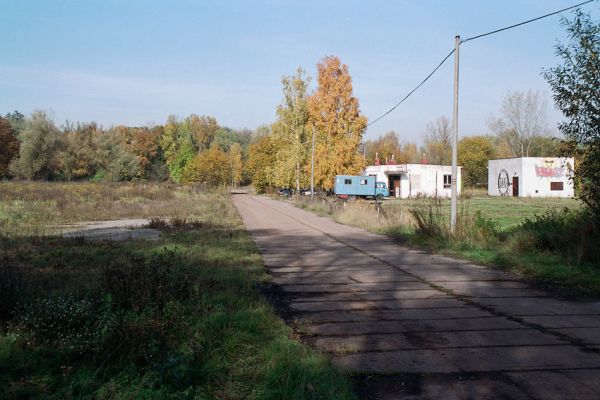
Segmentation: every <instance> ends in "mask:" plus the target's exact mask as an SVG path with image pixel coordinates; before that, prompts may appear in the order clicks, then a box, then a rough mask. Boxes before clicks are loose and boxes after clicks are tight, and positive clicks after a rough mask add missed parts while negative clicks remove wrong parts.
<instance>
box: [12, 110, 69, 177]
mask: <svg viewBox="0 0 600 400" xmlns="http://www.w3.org/2000/svg"><path fill="white" fill-rule="evenodd" d="M19 141H20V142H21V143H20V147H19V157H18V158H15V159H13V160H12V161H11V163H10V166H9V169H10V171H11V172H12V173H13V174H14V175H15V176H16V177H18V178H22V179H27V180H32V179H48V178H49V177H50V176H51V175H52V173H53V171H54V170H55V166H56V161H57V160H56V155H57V153H58V151H60V147H61V145H62V134H61V132H60V130H59V129H58V128H57V127H56V126H55V125H54V122H53V121H52V120H51V119H50V118H49V117H48V115H47V114H46V113H45V112H44V111H35V112H34V113H33V114H32V115H31V117H30V118H29V119H27V121H26V122H25V126H24V128H23V131H21V133H20V134H19Z"/></svg>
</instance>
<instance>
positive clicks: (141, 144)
mask: <svg viewBox="0 0 600 400" xmlns="http://www.w3.org/2000/svg"><path fill="white" fill-rule="evenodd" d="M162 134H163V128H162V127H161V126H155V127H153V128H146V127H142V128H130V129H129V133H128V140H127V146H126V149H127V151H128V152H130V153H131V154H133V155H134V156H135V157H136V159H137V161H138V173H137V176H138V178H140V179H148V178H149V177H150V176H151V175H153V174H155V173H156V168H157V166H156V162H157V161H159V162H162V160H159V158H160V156H161V151H160V138H161V136H162Z"/></svg>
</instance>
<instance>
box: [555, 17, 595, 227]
mask: <svg viewBox="0 0 600 400" xmlns="http://www.w3.org/2000/svg"><path fill="white" fill-rule="evenodd" d="M562 24H563V25H564V26H565V27H566V29H567V33H568V37H569V41H568V42H567V43H566V44H564V43H563V44H558V45H557V46H556V54H557V55H558V56H559V57H561V58H562V61H563V63H562V65H558V66H556V67H554V68H550V69H548V70H546V71H545V72H544V77H545V78H546V80H547V81H548V83H549V84H550V87H551V88H552V91H553V92H554V96H553V97H554V102H555V105H556V107H557V108H558V109H559V110H561V111H562V113H563V115H564V116H565V119H566V120H565V121H564V122H562V123H560V124H559V126H558V127H559V129H560V131H561V132H562V133H563V135H564V136H565V138H566V139H567V140H571V141H573V142H574V143H575V144H576V145H577V146H579V148H580V160H579V165H578V169H577V170H576V175H575V176H576V179H577V180H578V183H579V188H580V197H581V199H582V200H583V202H584V203H585V204H586V205H587V207H588V208H589V209H590V210H591V211H592V213H593V214H594V215H595V217H596V220H597V221H600V95H599V94H598V93H599V92H598V90H599V89H598V88H600V23H599V22H594V21H593V20H592V18H591V16H590V15H589V14H585V13H583V12H581V10H577V11H576V12H575V16H574V18H573V20H568V19H563V20H562Z"/></svg>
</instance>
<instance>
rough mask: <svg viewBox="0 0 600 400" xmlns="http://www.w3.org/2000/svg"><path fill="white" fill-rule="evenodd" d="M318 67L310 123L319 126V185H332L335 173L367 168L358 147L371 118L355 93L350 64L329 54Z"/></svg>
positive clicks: (316, 175)
mask: <svg viewBox="0 0 600 400" xmlns="http://www.w3.org/2000/svg"><path fill="white" fill-rule="evenodd" d="M317 71H318V77H317V83H318V87H317V90H316V92H315V93H314V94H313V95H312V96H310V98H309V100H308V110H309V124H310V125H312V126H314V127H315V130H316V144H315V185H316V186H317V187H321V188H323V189H332V188H333V180H334V177H335V175H339V174H358V173H360V172H361V171H362V169H363V168H364V163H363V159H362V157H361V155H360V154H359V153H358V148H359V145H360V142H361V139H362V135H363V132H364V130H365V127H366V125H367V118H366V117H364V116H363V115H361V113H360V109H359V104H358V99H357V98H356V97H354V96H353V93H352V78H351V77H350V73H349V72H348V66H347V65H345V64H342V63H341V61H340V59H339V58H338V57H335V56H328V57H325V58H324V59H323V60H322V61H321V62H320V63H318V64H317ZM308 168H310V166H308Z"/></svg>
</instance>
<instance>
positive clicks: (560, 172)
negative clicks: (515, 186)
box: [521, 157, 575, 197]
mask: <svg viewBox="0 0 600 400" xmlns="http://www.w3.org/2000/svg"><path fill="white" fill-rule="evenodd" d="M573 165H574V160H573V158H572V157H568V158H564V157H563V158H559V157H535V158H534V157H528V158H524V159H523V181H524V182H526V185H523V186H522V188H523V190H522V191H521V196H523V197H573V196H574V195H575V191H574V189H573V180H572V179H570V176H571V171H572V170H573ZM552 184H554V187H555V189H559V188H560V185H561V184H562V190H552V186H553V185H552ZM557 184H558V185H557Z"/></svg>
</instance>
